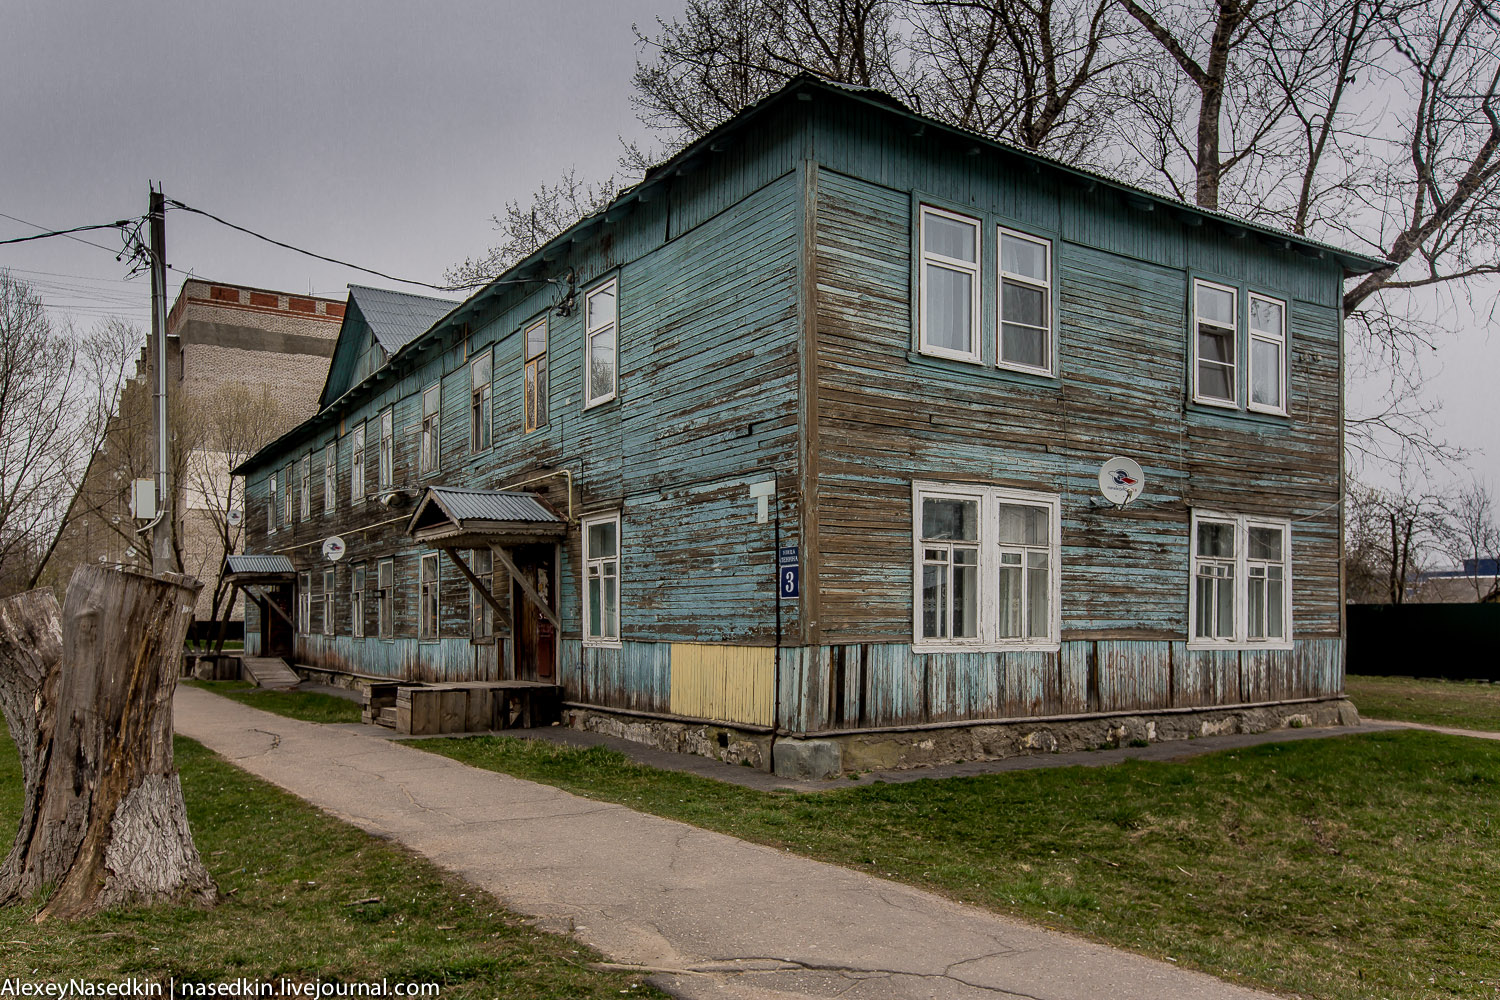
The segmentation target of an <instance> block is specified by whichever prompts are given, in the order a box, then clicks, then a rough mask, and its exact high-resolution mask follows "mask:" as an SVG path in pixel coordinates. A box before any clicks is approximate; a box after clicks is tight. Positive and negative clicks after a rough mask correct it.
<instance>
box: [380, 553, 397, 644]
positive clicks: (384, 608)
mask: <svg viewBox="0 0 1500 1000" xmlns="http://www.w3.org/2000/svg"><path fill="white" fill-rule="evenodd" d="M395 593H396V561H395V560H394V559H382V560H380V561H379V562H377V563H376V564H375V631H376V634H377V635H379V636H380V638H382V639H389V638H391V636H393V635H394V634H395V625H396V616H395V610H396V609H395Z"/></svg>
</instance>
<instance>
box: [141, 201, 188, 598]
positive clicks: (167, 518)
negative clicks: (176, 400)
mask: <svg viewBox="0 0 1500 1000" xmlns="http://www.w3.org/2000/svg"><path fill="white" fill-rule="evenodd" d="M148 217H149V219H150V222H151V357H152V359H153V365H154V366H155V368H156V392H155V397H154V402H155V404H156V407H155V409H156V521H155V524H154V527H153V528H152V529H151V572H152V573H153V574H155V575H157V576H160V575H161V574H163V573H178V572H181V570H180V568H179V567H178V565H177V557H176V554H175V553H174V552H173V551H172V477H171V472H170V471H169V467H168V449H167V441H168V439H169V437H170V434H171V430H170V428H169V427H168V426H167V381H168V379H167V202H166V196H165V195H164V194H163V193H162V192H161V191H160V190H158V189H157V188H155V187H152V188H151V207H150V211H149V213H148Z"/></svg>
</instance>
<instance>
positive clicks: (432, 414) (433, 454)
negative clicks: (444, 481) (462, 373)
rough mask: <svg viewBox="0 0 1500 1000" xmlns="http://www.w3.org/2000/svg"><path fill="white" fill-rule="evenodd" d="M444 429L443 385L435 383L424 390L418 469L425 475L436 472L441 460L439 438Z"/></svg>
mask: <svg viewBox="0 0 1500 1000" xmlns="http://www.w3.org/2000/svg"><path fill="white" fill-rule="evenodd" d="M442 428H443V384H442V383H441V382H434V383H433V384H432V385H429V386H428V387H427V388H425V389H423V390H422V425H421V430H420V432H419V433H420V434H421V442H420V448H419V456H418V460H417V468H418V470H419V471H420V472H421V473H422V474H423V475H427V474H429V473H433V472H436V471H437V470H438V462H439V460H440V455H441V453H440V451H439V447H440V445H441V441H440V440H439V437H440V435H441V433H442Z"/></svg>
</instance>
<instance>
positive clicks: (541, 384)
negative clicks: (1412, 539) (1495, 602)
mask: <svg viewBox="0 0 1500 1000" xmlns="http://www.w3.org/2000/svg"><path fill="white" fill-rule="evenodd" d="M1379 264H1380V262H1379V261H1376V260H1372V259H1369V258H1365V257H1362V256H1359V255H1356V254H1351V253H1346V252H1344V251H1341V250H1339V249H1337V248H1334V247H1330V246H1326V245H1323V244H1320V243H1315V242H1312V241H1309V240H1305V239H1300V238H1296V237H1292V236H1289V235H1287V234H1285V233H1280V232H1275V231H1272V230H1268V229H1264V228H1261V227H1257V226H1255V225H1252V224H1249V223H1246V222H1244V221H1241V220H1238V219H1235V218H1232V217H1229V216H1225V215H1221V214H1218V213H1213V212H1205V211H1202V210H1199V209H1197V208H1194V207H1192V206H1189V205H1186V204H1183V203H1180V202H1176V201H1173V200H1170V199H1167V198H1163V197H1161V196H1158V195H1154V194H1150V193H1148V192H1145V191H1141V190H1138V189H1135V188H1132V187H1129V186H1126V185H1123V184H1120V183H1118V182H1115V181H1112V180H1109V179H1108V178H1105V177H1101V176H1097V175H1095V174H1091V173H1087V172H1084V171H1081V170H1077V169H1074V168H1070V167H1067V166H1065V165H1062V164H1059V163H1056V162H1053V161H1051V160H1048V159H1045V158H1041V157H1038V156H1036V155H1033V154H1030V153H1027V152H1025V151H1021V150H1017V149H1014V148H1011V147H1009V146H1006V145H1003V144H999V143H995V142H992V141H989V140H986V139H983V138H980V137H977V136H975V135H972V134H969V133H966V132H963V131H961V130H958V129H954V128H952V127H950V126H947V125H943V124H941V123H939V122H936V121H933V120H930V119H927V118H924V117H922V116H920V115H916V114H913V113H912V112H910V111H909V110H907V109H906V108H904V107H902V106H901V105H900V104H898V103H897V102H895V101H893V100H892V99H890V98H889V97H886V96H884V95H882V94H879V93H876V92H872V91H868V90H859V89H853V88H848V87H843V86H834V85H829V84H825V83H822V82H819V81H816V80H813V79H809V78H799V79H798V80H796V81H794V82H792V83H791V84H789V85H788V86H787V87H786V88H784V89H783V90H781V91H779V92H778V93H776V94H775V95H773V96H771V97H769V98H767V99H766V100H764V101H762V102H760V103H759V104H757V105H756V106H754V107H753V108H750V109H749V110H747V111H745V112H744V113H742V114H740V115H738V116H736V117H735V118H734V119H732V120H731V121H729V122H727V123H725V124H724V125H723V126H721V127H719V128H718V129H716V130H715V131H714V132H713V133H712V134H710V135H708V136H706V137H705V138H703V139H702V140H700V141H698V142H696V143H694V144H693V145H691V146H690V147H688V148H687V149H685V150H683V151H682V152H681V153H679V154H678V155H676V156H675V157H673V158H672V159H671V160H669V161H668V162H666V163H665V164H663V165H662V166H660V167H659V168H657V169H655V170H653V171H652V172H651V173H650V174H649V175H648V176H647V177H646V178H645V180H643V181H642V182H641V183H640V184H638V185H636V186H635V187H633V188H630V189H628V190H626V191H625V192H623V193H622V194H621V195H620V196H619V197H618V198H616V199H615V201H614V202H613V203H612V204H611V205H610V206H609V207H608V208H607V209H606V210H605V211H602V212H600V213H598V214H596V215H593V216H590V217H588V218H586V219H583V220H581V221H580V222H578V223H577V224H575V225H574V226H573V227H572V228H570V229H569V230H567V231H566V232H564V233H563V234H561V235H560V236H558V237H557V238H556V239H554V240H552V241H551V242H550V243H549V244H547V245H546V246H545V247H543V248H542V249H541V250H539V251H538V252H536V253H534V254H532V255H531V256H530V257H528V258H527V259H525V260H524V261H522V262H521V263H519V264H517V265H516V266H515V267H513V268H511V269H510V270H509V271H507V272H506V273H505V274H504V275H502V276H501V277H500V278H499V279H497V280H496V281H494V282H493V283H491V284H490V285H488V286H486V287H485V288H483V289H482V290H480V291H479V292H478V293H477V294H475V295H474V296H472V297H471V298H469V299H468V300H467V301H465V302H464V303H462V304H461V305H456V306H453V307H452V308H448V307H447V304H446V303H444V304H442V305H441V306H434V307H433V308H435V309H440V310H441V315H440V316H433V317H432V318H431V321H430V323H429V325H428V326H427V328H426V329H424V330H423V331H422V332H420V334H414V335H413V336H411V337H410V338H409V339H407V340H405V341H403V342H402V343H400V344H398V345H396V346H395V347H394V349H384V348H382V349H380V350H377V348H380V343H381V342H380V338H379V337H378V336H377V334H376V332H374V331H372V329H371V327H370V324H369V323H368V322H362V321H361V319H360V310H359V309H358V308H356V305H357V303H355V302H353V301H351V307H350V309H349V310H348V318H347V319H346V321H345V325H344V330H343V332H342V334H341V337H340V341H339V344H338V347H337V349H336V352H335V355H334V359H333V363H332V366H331V369H330V373H329V380H328V385H327V388H326V389H325V390H324V393H323V398H322V407H321V409H320V411H319V413H318V414H317V415H316V416H315V417H313V418H312V419H310V420H308V421H307V422H306V423H304V424H302V425H301V426H300V427H298V428H296V429H295V430H294V431H292V432H290V433H289V434H287V435H285V436H284V437H282V438H281V439H279V440H277V441H275V442H273V443H272V444H271V445H269V446H267V447H266V448H265V449H264V450H262V451H261V452H260V453H259V454H257V455H256V456H255V457H254V458H252V459H251V460H250V461H248V462H246V463H245V464H244V465H243V466H242V467H241V469H240V470H239V471H240V472H241V473H242V474H243V475H245V476H246V477H247V481H248V490H247V494H248V497H249V523H250V525H251V534H250V537H249V541H248V542H247V546H246V551H247V552H250V553H258V554H266V555H285V556H288V557H290V559H291V562H292V564H293V570H294V573H295V574H296V579H295V584H296V586H295V591H296V593H297V595H298V597H297V607H296V618H297V621H298V625H299V629H298V632H299V634H297V635H296V637H295V640H294V648H293V649H292V650H289V651H288V652H290V653H291V654H292V655H293V658H294V659H295V661H296V662H297V663H299V664H305V665H309V666H311V667H315V668H319V669H321V670H325V671H334V672H344V673H348V674H351V675H357V676H361V677H380V678H398V679H403V680H411V681H436V680H466V679H487V678H497V679H498V678H517V679H527V678H529V679H536V680H551V679H555V680H556V682H557V683H559V684H561V685H562V687H563V697H564V700H565V707H566V709H567V718H568V719H569V721H571V722H572V723H573V724H575V725H587V726H591V727H594V728H600V729H604V730H607V731H610V732H616V733H621V734H625V735H629V736H632V737H633V738H637V739H647V740H652V741H654V742H657V743H660V744H662V745H667V746H673V747H677V748H682V749H690V750H696V751H699V752H705V753H710V754H714V755H717V756H721V757H725V758H728V759H747V760H750V761H751V762H753V763H757V764H762V763H769V760H768V758H769V757H770V756H771V754H770V753H768V749H769V746H770V744H771V743H772V742H775V743H776V744H777V748H776V750H775V757H776V759H777V761H778V765H779V767H784V768H785V769H786V770H788V771H797V770H799V769H805V768H808V767H811V769H812V770H814V771H818V772H827V771H831V770H837V769H838V768H840V767H843V768H845V769H849V768H864V767H870V766H875V765H877V764H883V765H893V764H894V765H900V764H906V763H915V762H920V761H926V760H938V759H953V758H959V757H979V756H988V755H1001V754H1005V753H1012V752H1020V751H1025V750H1027V749H1051V748H1055V747H1058V746H1075V745H1083V744H1088V745H1097V744H1098V743H1100V742H1104V741H1107V740H1119V739H1123V738H1129V739H1135V738H1144V739H1160V738H1172V737H1185V736H1188V735H1195V734H1199V733H1205V732H1220V731H1225V730H1232V729H1234V728H1236V727H1242V728H1258V727H1265V726H1272V725H1282V724H1287V722H1288V720H1298V721H1300V722H1303V723H1308V722H1320V723H1321V722H1330V721H1338V719H1339V718H1340V713H1341V711H1342V712H1343V713H1344V715H1343V717H1344V718H1347V717H1348V714H1347V713H1348V712H1349V707H1348V705H1347V703H1346V702H1343V701H1342V700H1341V699H1342V686H1343V638H1342V603H1343V602H1342V600H1341V581H1340V572H1341V570H1340V544H1339V539H1340V519H1341V505H1340V503H1339V499H1340V483H1341V475H1340V470H1341V466H1342V432H1341V417H1342V392H1341V384H1342V379H1341V368H1340V365H1341V336H1342V320H1341V311H1340V297H1341V286H1342V282H1343V279H1344V278H1345V277H1347V276H1349V275H1351V274H1357V273H1361V272H1363V271H1367V270H1370V269H1372V268H1374V267H1377V266H1379ZM428 301H430V300H428ZM392 343H394V341H392ZM1112 456H1124V457H1128V458H1131V459H1134V460H1135V461H1136V462H1138V463H1139V465H1140V467H1141V468H1142V470H1144V476H1145V481H1146V482H1145V492H1144V495H1143V496H1141V497H1140V498H1139V499H1137V500H1135V501H1134V502H1132V503H1130V504H1129V505H1127V506H1125V507H1123V508H1122V507H1119V506H1116V505H1115V504H1112V503H1110V502H1108V501H1106V500H1105V498H1104V497H1103V496H1101V495H1100V491H1099V483H1098V476H1099V471H1100V467H1101V463H1103V462H1104V461H1105V460H1107V459H1109V458H1111V457H1112ZM330 536H338V537H339V538H341V539H342V540H343V542H344V543H345V546H346V549H347V550H346V551H345V552H344V554H343V556H342V558H340V559H338V560H337V561H331V560H329V559H327V558H325V557H324V555H323V553H322V546H323V541H324V540H325V539H326V538H328V537H330ZM460 563H461V564H462V565H460ZM475 583H479V584H481V586H482V587H483V589H484V590H488V591H489V593H490V595H491V597H492V598H493V599H487V598H486V597H485V596H484V594H483V593H482V592H481V591H480V590H479V589H476V587H475ZM484 585H488V586H484ZM252 630H253V626H252ZM252 641H254V639H253V637H252Z"/></svg>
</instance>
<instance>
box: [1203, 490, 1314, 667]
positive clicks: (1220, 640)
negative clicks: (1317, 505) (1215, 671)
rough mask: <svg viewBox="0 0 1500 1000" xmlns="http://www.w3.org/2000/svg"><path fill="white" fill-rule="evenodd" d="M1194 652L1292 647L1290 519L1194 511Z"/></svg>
mask: <svg viewBox="0 0 1500 1000" xmlns="http://www.w3.org/2000/svg"><path fill="white" fill-rule="evenodd" d="M1192 533H1193V535H1192V546H1193V549H1192V551H1193V564H1192V581H1191V586H1190V588H1189V589H1190V591H1191V593H1190V597H1189V612H1190V619H1191V624H1190V629H1189V637H1188V645H1189V647H1192V648H1212V647H1215V646H1257V647H1264V648H1283V649H1290V648H1291V645H1292V525H1291V522H1290V521H1285V520H1276V519H1268V518H1261V517H1249V516H1246V515H1242V514H1217V513H1212V512H1209V511H1197V510H1195V511H1193V518H1192Z"/></svg>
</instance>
